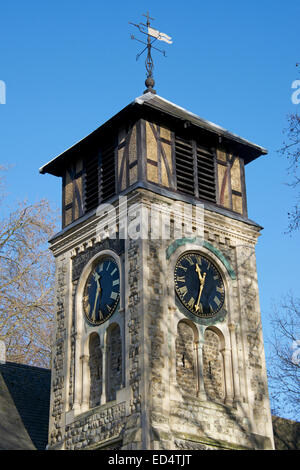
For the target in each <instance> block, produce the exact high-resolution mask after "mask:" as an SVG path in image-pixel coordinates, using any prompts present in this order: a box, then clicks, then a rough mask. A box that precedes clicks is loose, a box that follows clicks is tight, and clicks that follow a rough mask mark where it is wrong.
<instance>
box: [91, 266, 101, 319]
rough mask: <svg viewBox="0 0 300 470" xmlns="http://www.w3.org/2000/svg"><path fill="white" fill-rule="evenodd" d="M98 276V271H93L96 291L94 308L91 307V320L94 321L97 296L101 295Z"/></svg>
mask: <svg viewBox="0 0 300 470" xmlns="http://www.w3.org/2000/svg"><path fill="white" fill-rule="evenodd" d="M100 277H101V276H99V274H98V273H95V274H94V279H95V281H96V283H97V292H96V296H95V302H94V308H93V313H92V320H93V321H96V307H97V301H98V297H99V294H100V295H101V292H102V289H101V285H100Z"/></svg>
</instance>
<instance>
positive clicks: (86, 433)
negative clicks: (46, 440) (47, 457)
mask: <svg viewBox="0 0 300 470" xmlns="http://www.w3.org/2000/svg"><path fill="white" fill-rule="evenodd" d="M124 425H125V403H119V404H117V405H114V406H110V407H103V406H102V407H98V408H94V409H93V410H92V411H90V412H87V413H84V414H82V415H81V416H79V417H78V419H75V420H74V421H73V422H72V423H71V424H69V425H67V426H66V431H65V432H66V434H65V448H66V450H78V449H83V448H88V447H95V446H101V445H105V444H106V443H107V442H109V441H110V440H112V439H114V438H119V437H120V436H121V433H122V430H123V429H124Z"/></svg>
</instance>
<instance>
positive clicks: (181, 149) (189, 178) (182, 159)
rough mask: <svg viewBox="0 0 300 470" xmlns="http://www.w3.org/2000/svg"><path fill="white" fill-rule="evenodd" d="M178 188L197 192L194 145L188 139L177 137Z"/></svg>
mask: <svg viewBox="0 0 300 470" xmlns="http://www.w3.org/2000/svg"><path fill="white" fill-rule="evenodd" d="M175 162H176V178H177V190H178V191H182V192H183V193H186V194H192V195H194V194H195V183H194V157H193V146H192V143H191V142H190V141H188V140H183V139H181V138H179V137H177V136H176V138H175Z"/></svg>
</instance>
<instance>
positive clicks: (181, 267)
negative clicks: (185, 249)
mask: <svg viewBox="0 0 300 470" xmlns="http://www.w3.org/2000/svg"><path fill="white" fill-rule="evenodd" d="M178 268H179V269H183V270H184V271H187V268H185V267H184V266H182V264H179V265H178Z"/></svg>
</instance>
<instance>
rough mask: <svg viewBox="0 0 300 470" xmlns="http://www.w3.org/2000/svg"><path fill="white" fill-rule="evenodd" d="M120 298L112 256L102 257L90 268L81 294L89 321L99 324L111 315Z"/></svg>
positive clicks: (116, 272) (118, 276)
mask: <svg viewBox="0 0 300 470" xmlns="http://www.w3.org/2000/svg"><path fill="white" fill-rule="evenodd" d="M119 299H120V273H119V268H118V265H117V263H116V261H115V260H114V259H113V258H112V257H106V258H103V259H102V260H101V261H100V262H99V263H98V264H97V265H96V266H95V267H94V269H93V270H92V272H91V273H90V275H89V277H88V280H87V282H86V285H85V288H84V294H83V309H84V313H85V316H86V318H87V320H88V322H89V323H92V324H93V325H100V324H101V323H103V322H105V321H106V320H107V319H108V318H109V317H111V316H112V314H113V313H114V311H115V310H116V308H117V305H118V303H119Z"/></svg>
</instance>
